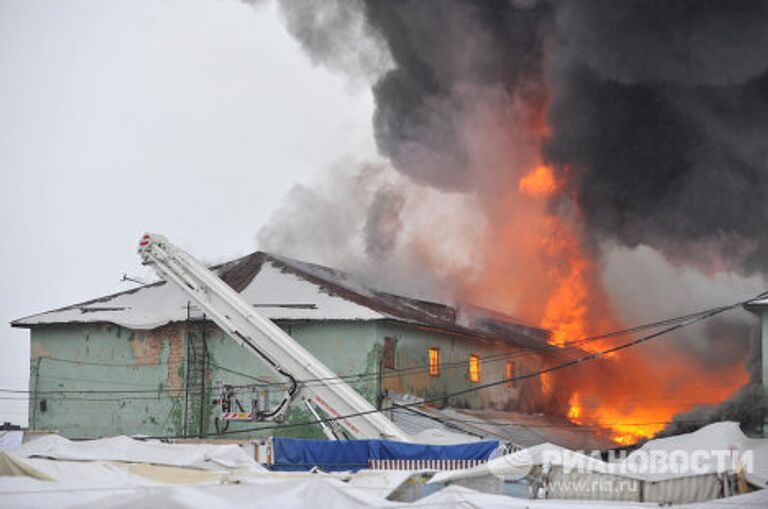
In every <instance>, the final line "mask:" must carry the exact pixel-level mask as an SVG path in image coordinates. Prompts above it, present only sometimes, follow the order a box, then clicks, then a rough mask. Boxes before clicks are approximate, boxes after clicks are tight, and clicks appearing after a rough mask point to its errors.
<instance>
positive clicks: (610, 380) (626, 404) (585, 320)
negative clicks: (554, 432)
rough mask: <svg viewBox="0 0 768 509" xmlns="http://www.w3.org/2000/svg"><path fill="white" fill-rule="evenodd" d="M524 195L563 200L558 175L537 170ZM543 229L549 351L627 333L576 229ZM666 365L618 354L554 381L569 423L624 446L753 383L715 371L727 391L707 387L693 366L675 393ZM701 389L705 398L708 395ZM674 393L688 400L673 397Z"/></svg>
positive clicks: (549, 384)
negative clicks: (563, 395) (663, 371)
mask: <svg viewBox="0 0 768 509" xmlns="http://www.w3.org/2000/svg"><path fill="white" fill-rule="evenodd" d="M518 189H519V191H520V192H521V194H523V195H524V196H527V197H529V198H537V199H545V198H548V197H550V196H552V195H553V194H555V193H557V192H558V190H559V186H558V184H557V180H556V179H555V178H554V175H553V171H552V169H551V168H549V167H547V166H543V165H538V166H536V167H535V168H534V169H533V170H532V171H531V172H529V173H528V174H526V175H524V176H523V177H522V178H521V179H520V180H519V184H518ZM538 224H539V226H540V227H541V228H540V229H539V236H538V241H537V250H536V252H537V255H538V256H540V257H541V259H543V260H546V264H545V267H544V275H545V276H546V279H547V280H548V281H549V282H550V287H549V294H548V296H547V298H546V299H545V302H544V305H543V313H542V314H541V317H540V319H539V320H538V323H539V325H540V326H541V327H542V328H544V329H547V330H549V331H550V332H551V335H550V339H549V341H550V343H551V344H553V345H557V346H559V347H563V348H570V345H569V343H573V342H575V341H577V340H581V339H583V338H586V337H588V336H592V335H595V334H597V333H601V332H605V331H608V330H616V329H618V328H620V327H619V326H618V321H617V320H616V319H615V318H613V315H612V313H611V310H610V305H608V302H607V298H606V297H605V296H604V293H603V290H602V286H601V285H600V282H599V278H598V276H597V273H596V270H595V267H594V266H593V263H592V261H591V257H590V256H588V255H587V254H586V252H585V250H584V248H583V247H582V243H581V241H580V239H579V235H578V234H577V231H578V229H577V221H575V220H571V221H568V220H566V219H564V218H562V217H560V216H557V215H554V214H549V213H546V212H545V213H544V215H543V217H542V218H539V223H538ZM521 238H524V237H521ZM616 344H618V343H616V342H615V340H613V341H611V340H601V341H590V342H582V343H579V345H578V347H579V348H580V349H583V350H587V351H591V352H598V351H601V350H604V349H606V348H607V347H609V346H613V345H616ZM670 355H671V354H670ZM664 361H666V359H664ZM660 362H661V361H660V360H658V359H654V358H653V357H651V356H648V355H643V354H639V355H638V354H635V353H631V354H629V353H628V354H624V353H613V354H610V355H609V356H606V357H605V358H604V359H602V360H601V361H600V366H592V368H589V369H587V370H586V372H584V371H582V372H579V371H578V370H576V371H570V372H557V373H555V378H556V379H558V378H560V379H563V380H564V384H563V385H566V386H567V387H568V388H570V390H572V391H573V392H572V393H571V395H570V397H569V399H568V411H567V414H566V416H567V418H568V419H569V420H571V421H572V422H574V423H576V424H581V425H589V426H594V427H596V428H597V429H603V430H605V433H606V435H607V436H609V437H610V438H611V439H613V440H614V441H615V442H617V443H621V444H631V443H634V442H636V441H637V440H639V439H641V438H645V437H652V436H653V435H655V434H656V433H658V432H659V431H661V430H662V429H663V428H664V426H665V424H666V423H667V422H669V420H670V419H671V418H672V417H673V416H674V415H675V414H677V413H679V412H681V411H685V410H688V409H690V408H691V407H692V406H694V404H695V403H714V402H718V401H722V400H723V399H725V398H727V397H728V396H729V395H731V394H732V393H733V392H734V390H735V389H736V388H737V387H739V386H740V385H742V384H743V383H744V382H745V381H746V379H747V376H746V372H745V370H744V367H743V366H735V367H732V366H731V367H726V368H721V370H720V373H719V374H717V375H716V374H714V373H712V370H711V369H710V370H708V373H709V374H710V376H713V379H714V380H718V379H719V380H727V383H722V382H720V383H719V384H718V383H717V382H712V381H710V382H708V383H705V382H703V381H702V372H706V371H705V370H704V369H702V368H701V367H699V366H697V365H696V363H695V362H692V361H691V360H690V359H686V360H684V361H681V362H680V364H677V365H675V369H674V371H675V373H668V375H671V376H670V379H672V380H674V381H675V385H676V390H675V391H670V388H669V387H667V386H666V385H665V383H666V382H668V380H666V381H665V380H664V379H663V378H660V377H659V374H660V373H659V370H658V366H656V364H659V363H660ZM549 375H550V374H547V377H546V379H542V381H541V384H542V389H543V390H544V393H545V394H550V393H552V392H553V385H554V383H553V381H552V380H551V377H550V376H549ZM697 380H698V381H697ZM702 384H704V385H705V387H706V389H705V390H701V389H702V387H701V385H702ZM697 385H698V386H699V387H698V389H697ZM560 390H563V388H562V387H560ZM566 390H567V389H566ZM675 392H679V394H682V395H683V397H674V396H673V395H672V394H674V393H675Z"/></svg>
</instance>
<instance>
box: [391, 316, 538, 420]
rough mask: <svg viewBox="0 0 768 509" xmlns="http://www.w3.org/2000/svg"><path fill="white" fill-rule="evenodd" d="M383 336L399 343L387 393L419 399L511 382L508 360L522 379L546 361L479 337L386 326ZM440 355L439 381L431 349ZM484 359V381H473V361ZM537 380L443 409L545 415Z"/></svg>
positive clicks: (453, 400)
mask: <svg viewBox="0 0 768 509" xmlns="http://www.w3.org/2000/svg"><path fill="white" fill-rule="evenodd" d="M377 335H378V337H379V338H380V341H382V347H383V341H384V338H385V337H391V338H393V339H394V340H395V344H396V347H395V369H394V370H386V369H385V370H384V371H383V373H382V388H383V389H384V390H392V391H395V392H400V393H409V394H414V395H417V396H420V397H423V398H425V399H430V400H431V399H433V398H442V397H444V396H446V395H447V394H452V393H455V392H458V391H463V390H466V389H470V388H472V387H476V386H478V385H483V384H487V383H491V382H495V381H501V380H505V379H506V376H507V372H506V370H507V361H512V362H514V367H513V370H514V372H515V373H516V376H519V375H523V374H525V373H529V372H532V371H537V370H538V369H540V367H541V360H540V357H539V356H537V355H531V354H530V353H528V352H524V351H522V350H520V349H519V348H517V347H514V346H512V345H510V344H509V343H503V342H499V341H491V340H485V339H482V338H477V337H469V336H462V335H451V334H446V333H443V332H440V331H435V330H432V329H424V328H418V327H413V326H409V325H404V324H401V323H394V322H380V323H379V326H378V333H377ZM431 347H434V348H438V349H439V352H440V371H439V375H438V376H437V377H433V376H430V375H429V372H428V369H427V366H428V363H429V359H428V350H429V348H431ZM471 354H475V355H478V356H479V357H480V358H481V360H480V381H479V382H471V381H470V379H469V357H470V355H471ZM540 394H541V393H540V388H539V382H538V380H537V379H532V380H527V381H520V382H514V383H512V384H506V383H504V384H500V385H497V386H495V387H489V388H486V389H483V390H479V391H475V392H471V393H468V394H466V395H463V396H456V397H453V398H451V400H450V402H448V401H442V403H443V404H449V403H450V405H451V406H455V407H460V408H473V409H480V408H492V409H497V410H520V411H537V410H539V407H538V405H539V402H540V401H541V400H542V398H541V397H540Z"/></svg>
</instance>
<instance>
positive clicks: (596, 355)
mask: <svg viewBox="0 0 768 509" xmlns="http://www.w3.org/2000/svg"><path fill="white" fill-rule="evenodd" d="M766 296H768V292H763V293H761V294H759V295H757V296H755V297H752V298H750V299H747V300H744V301H739V302H736V303H733V304H730V305H727V306H720V307H717V308H712V309H711V310H709V311H707V312H701V313H696V314H693V315H688V316H689V318H688V319H686V320H684V321H676V322H675V323H674V325H670V326H669V327H666V328H664V329H662V330H660V331H657V332H654V333H651V334H648V335H645V336H641V337H639V338H636V339H633V340H631V341H628V342H625V343H622V344H620V345H617V346H613V347H611V348H607V349H604V350H600V351H597V352H593V353H590V354H587V355H583V356H581V357H578V358H576V359H572V360H569V361H567V362H563V363H561V364H557V365H554V366H550V367H547V368H544V369H541V370H539V371H536V372H532V373H527V374H525V375H521V376H517V377H515V378H513V379H507V378H505V379H502V380H496V381H493V382H488V383H485V384H479V385H476V386H474V387H470V388H468V389H463V390H460V391H455V392H453V393H450V394H445V395H442V396H440V397H436V398H427V399H422V400H418V401H413V402H409V403H402V404H398V407H400V408H408V407H415V406H421V405H424V404H428V403H436V402H442V401H445V400H446V399H450V398H455V397H457V396H463V395H465V394H470V393H474V392H477V391H481V390H484V389H487V388H489V387H495V386H497V385H501V384H506V383H509V382H510V381H518V380H525V379H529V378H535V377H539V376H541V375H543V374H545V373H552V372H555V371H560V370H563V369H567V368H570V367H573V366H576V365H579V364H581V363H584V362H589V361H593V360H596V359H600V358H601V357H603V356H605V355H608V354H611V353H615V352H620V351H623V350H626V349H629V348H634V347H635V346H638V345H640V344H642V343H645V342H648V341H651V340H653V339H656V338H659V337H661V336H663V335H665V334H668V333H670V332H672V331H675V330H678V329H681V328H683V327H688V326H690V325H693V324H695V323H698V322H701V321H703V320H707V319H709V318H712V317H714V316H717V315H719V314H722V313H724V312H726V311H730V310H733V309H735V308H738V307H742V306H744V305H746V304H748V303H750V302H753V301H755V300H759V299H761V298H764V297H766ZM386 411H387V409H371V410H366V411H362V412H354V413H351V414H346V415H340V416H334V417H326V418H320V419H312V420H308V421H301V422H294V423H283V424H278V425H270V426H258V427H251V428H241V429H237V430H231V431H227V432H225V433H222V435H232V434H240V433H250V432H258V431H266V430H271V429H287V428H295V427H301V426H307V425H311V424H320V423H328V422H336V421H343V420H344V419H349V418H352V417H360V416H363V415H370V414H374V413H381V412H386ZM211 435H214V434H206V435H205V436H211ZM153 438H178V437H173V436H166V437H153Z"/></svg>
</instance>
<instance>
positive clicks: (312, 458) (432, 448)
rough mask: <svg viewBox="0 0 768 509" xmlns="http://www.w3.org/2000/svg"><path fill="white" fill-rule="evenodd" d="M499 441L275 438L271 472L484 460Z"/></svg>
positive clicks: (340, 469)
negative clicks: (428, 442)
mask: <svg viewBox="0 0 768 509" xmlns="http://www.w3.org/2000/svg"><path fill="white" fill-rule="evenodd" d="M498 445H499V442H498V441H495V440H494V441H487V442H470V443H466V444H458V445H426V444H410V443H403V442H392V441H389V440H339V441H335V440H304V439H299V438H274V439H273V440H272V448H273V454H274V458H273V460H274V464H273V465H272V470H279V471H298V470H309V469H311V468H312V467H315V466H317V467H319V468H321V469H322V470H325V471H326V472H334V471H342V470H360V469H361V468H368V461H369V460H487V459H488V457H489V456H490V455H491V453H493V451H494V450H496V448H497V447H498Z"/></svg>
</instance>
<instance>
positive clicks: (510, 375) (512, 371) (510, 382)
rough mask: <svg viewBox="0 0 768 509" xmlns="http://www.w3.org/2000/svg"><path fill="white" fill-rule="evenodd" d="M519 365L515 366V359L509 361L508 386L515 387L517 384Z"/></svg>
mask: <svg viewBox="0 0 768 509" xmlns="http://www.w3.org/2000/svg"><path fill="white" fill-rule="evenodd" d="M515 371H517V366H515V361H507V387H514V386H515V380H514V379H515V376H517V373H515Z"/></svg>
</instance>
